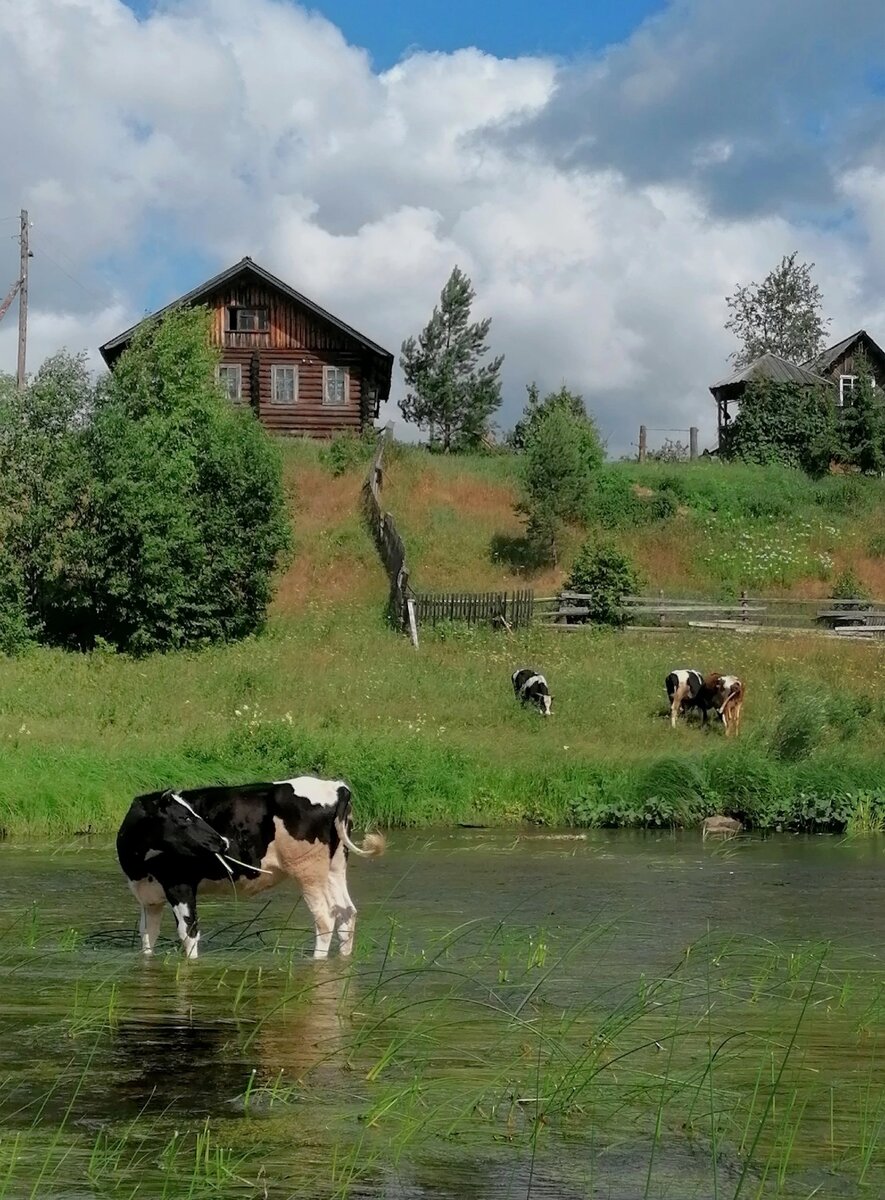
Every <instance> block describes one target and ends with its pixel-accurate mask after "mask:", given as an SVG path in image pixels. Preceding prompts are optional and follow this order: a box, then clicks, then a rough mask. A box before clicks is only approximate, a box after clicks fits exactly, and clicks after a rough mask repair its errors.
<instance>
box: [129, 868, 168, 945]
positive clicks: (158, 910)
mask: <svg viewBox="0 0 885 1200" xmlns="http://www.w3.org/2000/svg"><path fill="white" fill-rule="evenodd" d="M129 890H130V891H131V892H132V895H133V896H134V897H135V899H136V900H137V901H138V906H139V909H140V916H139V921H138V932H139V933H140V935H141V949H142V952H143V953H144V954H153V952H154V946H155V945H156V942H157V937H158V936H159V933H160V919H161V917H162V916H163V903H164V900H165V894H164V892H163V889H162V887H161V886H160V885H159V883H157V881H156V879H154V878H153V876H152V875H147V876H146V877H145V878H144V879H130V880H129Z"/></svg>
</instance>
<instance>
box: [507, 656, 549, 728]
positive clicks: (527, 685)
mask: <svg viewBox="0 0 885 1200" xmlns="http://www.w3.org/2000/svg"><path fill="white" fill-rule="evenodd" d="M510 678H511V679H512V680H513V690H514V692H515V693H516V698H517V700H519V701H520V703H521V704H534V705H536V706H537V707H538V708H539V709H540V711H541V712H542V713H543V714H544V716H545V717H549V716H550V705H551V704H552V703H553V697H552V696H551V695H550V689H549V688H548V687H547V680H546V679H545V678H544V676H543V675H542V674H541V673H540V671H535V670H534V669H533V668H531V667H521V668H520V670H518V671H514V672H513V674H512V675H511V677H510Z"/></svg>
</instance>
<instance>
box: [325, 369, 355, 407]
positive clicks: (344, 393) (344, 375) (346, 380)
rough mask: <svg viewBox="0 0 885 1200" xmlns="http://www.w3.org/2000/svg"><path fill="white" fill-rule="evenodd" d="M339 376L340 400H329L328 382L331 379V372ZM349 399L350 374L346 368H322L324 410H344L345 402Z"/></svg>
mask: <svg viewBox="0 0 885 1200" xmlns="http://www.w3.org/2000/svg"><path fill="white" fill-rule="evenodd" d="M333 371H334V372H335V374H336V375H339V374H340V376H341V384H342V387H341V399H340V400H330V399H329V381H330V379H331V378H332V372H333ZM336 391H337V387H336ZM349 399H350V372H349V371H348V369H347V367H323V405H324V406H325V407H326V408H346V407H347V402H348V400H349Z"/></svg>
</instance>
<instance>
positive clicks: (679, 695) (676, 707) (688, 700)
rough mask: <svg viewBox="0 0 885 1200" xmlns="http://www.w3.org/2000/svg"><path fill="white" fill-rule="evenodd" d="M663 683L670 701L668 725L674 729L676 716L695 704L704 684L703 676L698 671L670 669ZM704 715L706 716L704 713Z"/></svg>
mask: <svg viewBox="0 0 885 1200" xmlns="http://www.w3.org/2000/svg"><path fill="white" fill-rule="evenodd" d="M665 683H666V686H667V699H668V700H669V701H670V725H671V726H672V727H673V728H674V729H675V728H676V718H677V717H678V716H679V715H680V714H682V713H685V712H687V711H688V710H689V709H690V708H695V707H696V706H697V704H698V697H699V695H700V693H701V688H702V687H703V685H704V677H703V675H702V674H701V673H700V671H694V670H680V671H671V672H670V674H669V675H668V676H667V678H666V680H665ZM704 715H705V716H706V714H704Z"/></svg>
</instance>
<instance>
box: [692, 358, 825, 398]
mask: <svg viewBox="0 0 885 1200" xmlns="http://www.w3.org/2000/svg"><path fill="white" fill-rule="evenodd" d="M762 379H767V380H770V381H771V382H772V383H798V384H802V385H803V386H805V387H817V386H819V385H820V384H826V385H827V386H829V384H830V380H829V379H824V378H823V376H821V375H818V374H816V373H815V372H814V371H811V370H809V369H808V367H805V366H802V367H800V366H797V365H796V363H791V362H787V360H786V359H785V358H779V357H778V355H777V354H760V355H759V357H758V358H754V359H753V361H752V362H751V363H748V364H747V365H746V366H745V367H740V368H739V369H738V370H737V371H735V372H733V373H732V374H731V375H729V376H728V377H727V378H726V379H720V380H719V382H718V383H714V384H712V386H711V387H710V391H711V392H716V391H718V390H719V388H724V387H731V386H733V385H734V384H736V383H754V382H757V381H759V380H762Z"/></svg>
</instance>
